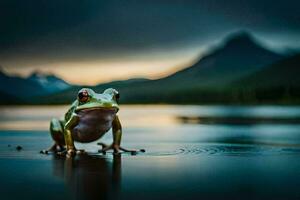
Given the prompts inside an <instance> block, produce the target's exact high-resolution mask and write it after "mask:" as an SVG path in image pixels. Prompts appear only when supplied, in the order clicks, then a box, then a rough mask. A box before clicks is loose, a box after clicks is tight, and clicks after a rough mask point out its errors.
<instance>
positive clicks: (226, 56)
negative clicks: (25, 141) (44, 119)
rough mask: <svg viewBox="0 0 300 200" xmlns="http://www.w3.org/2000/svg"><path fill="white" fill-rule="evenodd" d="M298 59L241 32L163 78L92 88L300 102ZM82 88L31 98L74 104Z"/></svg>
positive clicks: (135, 98) (159, 99)
mask: <svg viewBox="0 0 300 200" xmlns="http://www.w3.org/2000/svg"><path fill="white" fill-rule="evenodd" d="M299 63H300V61H299V55H296V56H291V57H287V56H284V55H280V54H278V53H275V52H273V51H271V50H268V49H267V48H265V47H263V45H261V44H260V43H259V42H258V41H257V40H256V39H255V38H253V36H251V35H250V34H248V33H246V32H238V33H235V34H232V35H230V36H229V37H227V38H226V39H225V40H224V42H223V43H221V44H220V45H219V46H217V47H215V48H213V49H211V50H210V51H209V52H208V53H207V54H206V55H205V56H203V57H202V58H200V59H199V61H197V62H196V63H195V64H194V65H192V66H190V67H187V68H185V69H183V70H180V71H178V72H175V73H174V74H171V75H170V76H167V77H165V78H161V79H157V80H148V79H130V80H125V81H113V82H110V83H105V84H99V85H97V86H93V87H91V88H93V89H94V90H95V91H97V92H102V91H103V90H104V89H106V88H108V87H113V88H115V89H117V90H119V91H120V94H121V103H186V104H189V103H190V104H193V103H225V104H226V103H265V102H267V103H277V102H278V103H281V102H283V103H284V102H287V103H294V102H300V98H298V96H299V97H300V94H299V95H298V91H300V86H299V82H300V81H299V80H300V78H298V77H297V75H298V74H299V73H298V72H299V67H298V66H299ZM80 88H81V87H80V86H73V87H71V88H69V89H66V90H63V91H61V92H57V93H54V94H50V95H43V96H41V97H40V98H34V101H33V102H31V103H39V104H49V103H50V104H53V103H54V104H61V103H70V102H72V101H73V100H74V99H75V98H76V93H77V91H78V90H79V89H80ZM297 95H298V96H297ZM287 99H292V100H291V101H290V100H287ZM298 100H299V101H298Z"/></svg>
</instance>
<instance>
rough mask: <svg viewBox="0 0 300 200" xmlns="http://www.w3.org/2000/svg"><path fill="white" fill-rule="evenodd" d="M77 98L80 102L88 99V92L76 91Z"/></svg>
mask: <svg viewBox="0 0 300 200" xmlns="http://www.w3.org/2000/svg"><path fill="white" fill-rule="evenodd" d="M78 100H79V101H80V102H86V101H88V100H89V93H88V91H86V90H82V91H80V92H79V93H78Z"/></svg>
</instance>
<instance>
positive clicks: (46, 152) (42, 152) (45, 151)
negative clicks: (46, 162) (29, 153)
mask: <svg viewBox="0 0 300 200" xmlns="http://www.w3.org/2000/svg"><path fill="white" fill-rule="evenodd" d="M40 153H41V154H48V153H49V151H48V150H45V149H44V150H41V151H40Z"/></svg>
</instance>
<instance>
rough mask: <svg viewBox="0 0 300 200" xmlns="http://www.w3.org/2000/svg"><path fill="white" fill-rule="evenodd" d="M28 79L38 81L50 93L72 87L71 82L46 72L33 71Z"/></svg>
mask: <svg viewBox="0 0 300 200" xmlns="http://www.w3.org/2000/svg"><path fill="white" fill-rule="evenodd" d="M27 79H28V80H30V81H33V82H36V83H38V84H39V85H41V86H42V87H43V88H44V89H45V90H46V91H47V92H49V93H54V92H58V91H62V90H65V89H67V88H69V87H71V85H70V84H69V83H67V82H66V81H64V80H62V79H60V78H58V77H57V76H55V75H53V74H44V73H41V72H38V71H36V72H34V73H32V74H31V75H30V76H29V77H28V78H27Z"/></svg>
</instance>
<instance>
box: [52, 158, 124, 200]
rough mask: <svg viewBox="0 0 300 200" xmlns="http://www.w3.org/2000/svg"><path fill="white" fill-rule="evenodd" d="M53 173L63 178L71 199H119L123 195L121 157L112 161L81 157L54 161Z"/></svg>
mask: <svg viewBox="0 0 300 200" xmlns="http://www.w3.org/2000/svg"><path fill="white" fill-rule="evenodd" d="M53 173H54V175H55V176H59V177H62V178H63V179H64V181H65V184H66V186H67V188H68V190H69V191H70V193H71V194H70V195H71V197H72V199H117V198H118V195H119V193H120V181H121V155H120V154H119V155H114V156H113V159H111V158H107V157H102V156H91V155H80V156H76V157H75V158H58V157H55V158H54V159H53Z"/></svg>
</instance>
